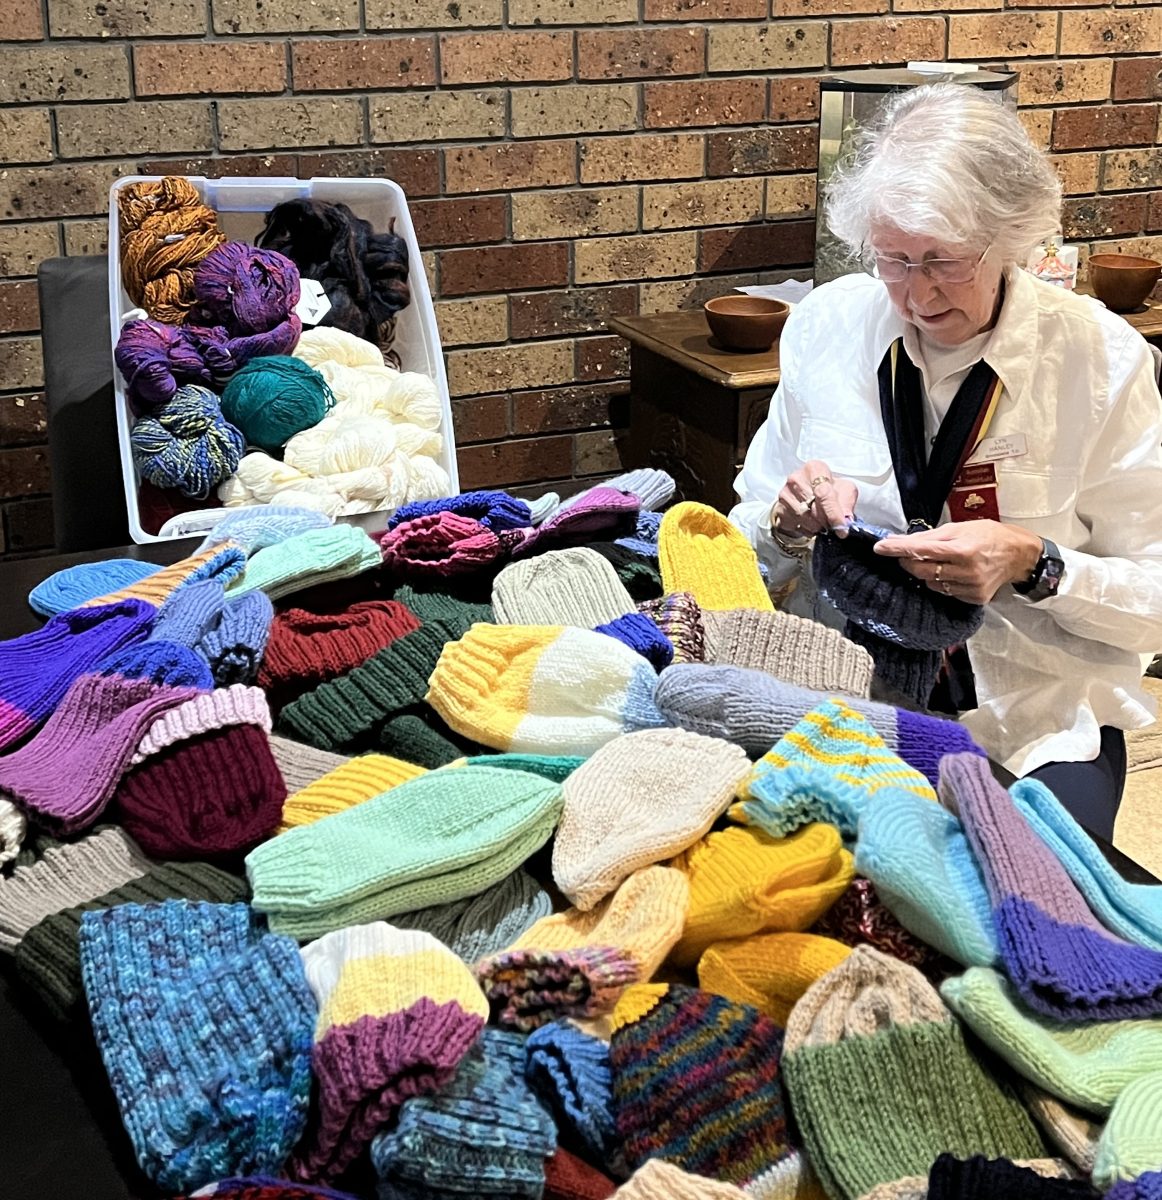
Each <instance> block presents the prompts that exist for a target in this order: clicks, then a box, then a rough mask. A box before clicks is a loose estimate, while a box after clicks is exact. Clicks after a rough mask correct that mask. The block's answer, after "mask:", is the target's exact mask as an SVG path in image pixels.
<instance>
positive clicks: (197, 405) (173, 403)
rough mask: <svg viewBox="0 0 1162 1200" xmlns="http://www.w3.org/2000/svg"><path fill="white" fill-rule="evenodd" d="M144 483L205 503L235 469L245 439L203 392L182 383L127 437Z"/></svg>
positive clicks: (213, 398) (211, 396)
mask: <svg viewBox="0 0 1162 1200" xmlns="http://www.w3.org/2000/svg"><path fill="white" fill-rule="evenodd" d="M129 441H130V445H131V446H132V448H133V459H134V461H135V462H136V464H137V469H138V471H140V473H141V476H142V478H143V479H147V480H149V482H150V483H152V484H154V485H155V486H157V487H159V488H176V489H177V490H178V491H179V492H181V493H182V495H183V496H190V497H191V498H193V499H195V500H205V499H206V498H207V497H208V496H209V495H210V493H211V492H212V491H213V490H214V488H216V487H217V486H218V484H220V483H221V482H222V481H223V480H225V479H229V478H230V476H231V475H233V474H234V472H235V471H236V470H237V469H238V463H239V461H240V460H241V458H242V455H243V454H244V453H245V452H246V440H245V439H244V438H243V436H242V434H241V433H239V432H238V430H237V429H235V428H234V426H233V425H230V424H228V423H227V421H226V420H225V418H224V417H223V416H222V408H221V405H219V403H218V397H217V396H215V395H214V393H213V392H211V391H210V390H209V389H208V388H204V387H199V386H198V385H197V384H193V383H190V384H186V385H185V386H184V387H180V388H178V390H177V391H176V392H174V394H173V396H172V398H171V399H169V400H167V401H166V402H165V404H163V405H162V406H161V407H160V408H158V409H156V410H155V411H154V413H153V414H152V416H148V417H142V419H141V420H140V421H138V422H137V424H136V425H134V426H133V429H132V430H131V431H130V434H129Z"/></svg>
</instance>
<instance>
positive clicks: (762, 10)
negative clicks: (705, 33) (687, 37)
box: [645, 0, 767, 21]
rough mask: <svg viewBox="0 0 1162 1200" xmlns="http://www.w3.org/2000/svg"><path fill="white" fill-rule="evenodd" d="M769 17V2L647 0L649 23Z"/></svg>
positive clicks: (739, 0) (741, 19)
mask: <svg viewBox="0 0 1162 1200" xmlns="http://www.w3.org/2000/svg"><path fill="white" fill-rule="evenodd" d="M766 15H767V0H646V11H645V19H646V20H647V21H748V20H754V19H755V18H757V17H765V16H766Z"/></svg>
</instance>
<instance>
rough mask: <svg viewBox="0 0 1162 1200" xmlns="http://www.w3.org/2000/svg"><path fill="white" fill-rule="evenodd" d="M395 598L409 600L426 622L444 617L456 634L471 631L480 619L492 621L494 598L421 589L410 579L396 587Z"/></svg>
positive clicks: (409, 606)
mask: <svg viewBox="0 0 1162 1200" xmlns="http://www.w3.org/2000/svg"><path fill="white" fill-rule="evenodd" d="M395 599H396V600H398V601H399V602H400V603H401V604H406V605H407V607H408V608H410V609H411V611H412V612H414V613H415V614H416V616H417V617H419V619H420V620H421V621H422V622H424V623H425V624H426V623H427V622H429V621H443V622H444V623H445V624H446V625H450V626H451V627H452V628H453V629H455V630H456V634H455V636H456V637H460V636H462V635H463V634H465V633H467V632H468V630H469V629H470V628H471V627H472V626H473V625H475V624H476V622H477V621H487V622H490V623H491V622H492V620H493V614H492V602H491V601H490V600H487V599H484V600H470V599H465V598H463V597H462V596H460V595H453V594H452V593H451V592H441V591H426V590H425V591H418V590H417V589H416V588H414V587H413V586H412V585H411V584H410V583H403V584H400V586H399V587H397V588H396V589H395Z"/></svg>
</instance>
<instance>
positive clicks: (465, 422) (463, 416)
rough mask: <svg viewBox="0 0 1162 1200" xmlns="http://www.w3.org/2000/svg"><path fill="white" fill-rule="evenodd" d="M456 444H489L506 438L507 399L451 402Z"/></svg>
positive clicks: (500, 397) (495, 398)
mask: <svg viewBox="0 0 1162 1200" xmlns="http://www.w3.org/2000/svg"><path fill="white" fill-rule="evenodd" d="M452 424H453V426H454V427H455V429H456V444H457V445H458V446H462V445H465V444H466V443H468V442H489V441H493V440H494V439H496V438H504V437H507V436H508V432H509V430H508V397H507V396H470V397H468V398H467V399H466V400H453V401H452Z"/></svg>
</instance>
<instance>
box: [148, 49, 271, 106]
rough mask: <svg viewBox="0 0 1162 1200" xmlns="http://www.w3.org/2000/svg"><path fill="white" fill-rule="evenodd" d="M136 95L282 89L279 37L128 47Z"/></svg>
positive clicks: (226, 93)
mask: <svg viewBox="0 0 1162 1200" xmlns="http://www.w3.org/2000/svg"><path fill="white" fill-rule="evenodd" d="M133 79H134V82H135V84H136V88H137V95H138V96H179V95H201V96H229V95H232V94H235V93H246V92H252V93H253V92H281V91H284V90H285V88H286V51H285V49H284V48H283V45H282V43H281V42H154V43H150V42H142V43H140V44H139V45H136V46H134V47H133Z"/></svg>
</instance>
